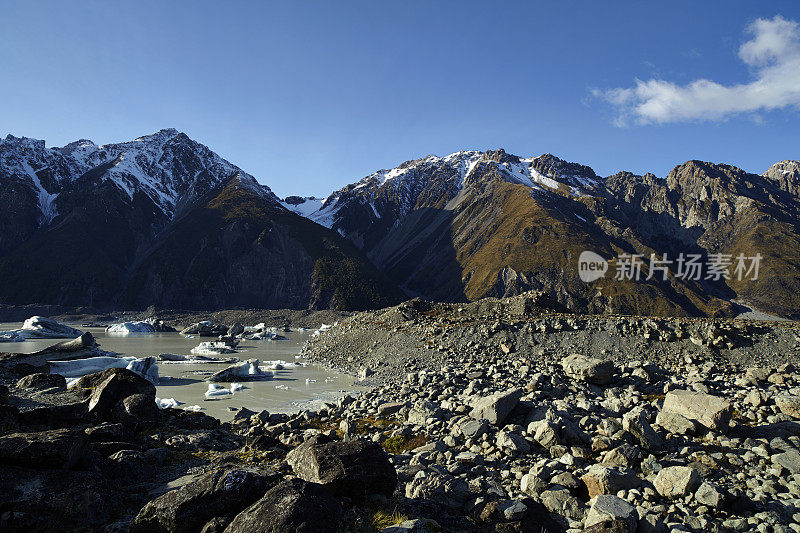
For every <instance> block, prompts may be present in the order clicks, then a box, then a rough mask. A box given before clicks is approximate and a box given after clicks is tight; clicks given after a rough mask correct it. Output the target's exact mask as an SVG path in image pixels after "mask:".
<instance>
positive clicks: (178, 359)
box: [158, 353, 239, 364]
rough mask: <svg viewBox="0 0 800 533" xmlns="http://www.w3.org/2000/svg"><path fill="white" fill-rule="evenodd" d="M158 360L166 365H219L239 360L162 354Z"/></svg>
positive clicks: (234, 358)
mask: <svg viewBox="0 0 800 533" xmlns="http://www.w3.org/2000/svg"><path fill="white" fill-rule="evenodd" d="M158 360H159V361H162V362H164V363H167V364H179V363H186V364H203V363H207V364H215V363H216V364H219V363H227V364H231V363H238V362H239V359H238V358H236V357H222V358H219V357H209V356H207V355H191V356H189V355H178V354H174V353H162V354H159V355H158Z"/></svg>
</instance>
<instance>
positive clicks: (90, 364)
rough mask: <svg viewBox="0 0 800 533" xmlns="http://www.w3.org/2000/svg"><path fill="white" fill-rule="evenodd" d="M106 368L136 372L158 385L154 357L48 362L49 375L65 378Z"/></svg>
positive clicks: (96, 358)
mask: <svg viewBox="0 0 800 533" xmlns="http://www.w3.org/2000/svg"><path fill="white" fill-rule="evenodd" d="M107 368H127V369H128V370H130V371H132V372H136V373H137V374H139V375H140V376H142V377H143V378H145V379H146V380H148V381H150V382H151V383H153V384H154V385H157V384H158V365H157V364H156V358H155V357H144V358H141V359H139V358H136V357H111V356H100V357H87V358H86V359H72V360H69V361H50V373H51V374H59V375H61V376H64V377H65V378H68V379H69V378H79V377H81V376H85V375H87V374H94V373H95V372H102V371H103V370H105V369H107Z"/></svg>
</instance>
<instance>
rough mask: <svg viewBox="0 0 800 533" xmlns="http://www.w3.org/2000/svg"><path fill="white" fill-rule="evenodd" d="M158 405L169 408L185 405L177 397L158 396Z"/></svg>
mask: <svg viewBox="0 0 800 533" xmlns="http://www.w3.org/2000/svg"><path fill="white" fill-rule="evenodd" d="M156 405H158V407H159V408H161V409H167V408H170V407H172V408H176V407H178V406H179V405H183V404H182V402H179V401H178V400H176V399H175V398H161V399H159V398H156Z"/></svg>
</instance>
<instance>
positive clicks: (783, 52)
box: [0, 0, 800, 197]
mask: <svg viewBox="0 0 800 533" xmlns="http://www.w3.org/2000/svg"><path fill="white" fill-rule="evenodd" d="M643 4H646V3H641V2H632V1H620V2H617V3H615V5H614V7H615V8H614V9H611V8H609V7H608V6H600V5H596V4H595V3H590V2H565V3H553V4H549V3H543V2H534V3H530V2H505V3H503V4H500V5H499V6H487V5H485V4H483V3H480V2H472V1H467V2H463V3H460V4H459V9H453V8H452V7H451V6H449V5H446V4H444V3H442V4H435V5H429V4H425V3H423V2H419V1H411V2H409V3H404V4H403V5H402V6H398V5H384V4H376V3H371V2H366V1H364V2H343V3H340V4H336V5H332V4H320V3H311V2H296V3H292V4H285V3H255V2H239V3H236V4H234V5H233V6H232V7H231V6H221V5H218V4H216V3H213V2H209V1H206V0H200V1H198V2H196V3H195V4H192V6H183V5H180V4H168V3H161V2H155V1H152V0H144V1H143V2H140V3H137V4H136V5H122V4H111V3H104V2H99V1H88V2H83V3H79V4H76V5H69V6H67V5H65V4H63V3H60V2H54V1H51V2H35V3H32V2H22V1H16V0H12V1H10V2H8V3H7V4H6V16H5V17H4V18H3V19H2V20H0V46H3V49H4V50H5V51H6V53H5V54H4V55H3V58H2V60H0V61H2V63H0V66H2V67H3V72H4V76H3V79H1V80H0V116H2V117H3V118H4V120H3V125H4V128H3V130H4V133H11V134H13V135H16V136H26V137H33V138H40V139H45V140H46V141H47V145H48V146H56V145H57V146H61V145H64V144H67V143H68V142H71V141H74V140H77V139H80V138H89V139H91V140H93V141H95V142H98V143H114V142H123V141H128V140H131V139H133V138H135V137H139V136H142V135H146V134H150V133H153V132H155V131H158V130H160V129H162V128H166V127H175V128H176V129H178V130H180V131H183V132H185V133H186V134H187V135H189V136H190V137H191V138H192V139H194V140H196V141H198V142H201V143H202V144H205V145H207V146H208V147H209V148H211V149H212V150H214V151H215V152H217V153H218V154H219V155H220V156H222V157H224V158H225V159H227V160H229V161H230V162H231V163H233V164H235V165H237V166H239V167H241V168H242V169H243V170H245V171H247V172H248V173H250V174H252V175H254V176H255V177H256V178H257V179H258V180H259V181H261V182H262V183H264V184H266V185H269V186H270V187H271V188H272V189H273V190H274V191H275V192H276V194H278V195H279V196H282V197H283V196H287V195H290V194H300V195H312V194H313V195H317V196H324V195H326V194H328V193H330V192H331V191H333V190H336V189H339V188H341V187H342V186H344V185H346V184H349V183H352V182H355V181H358V180H360V179H362V178H363V177H365V176H367V175H369V174H371V173H372V172H374V171H376V170H379V169H384V168H392V167H394V166H397V165H399V164H401V163H402V162H404V161H407V160H411V159H416V158H419V157H424V156H425V155H428V154H436V155H439V156H444V155H447V154H449V153H452V152H455V151H459V150H487V149H496V148H504V149H505V150H506V151H507V152H509V153H513V154H517V155H520V156H536V155H540V154H543V153H547V152H549V153H552V154H554V155H556V156H558V157H560V158H562V159H564V160H567V161H573V162H577V163H581V164H585V165H588V166H590V167H592V168H593V169H594V170H595V171H596V172H597V173H598V174H599V175H603V176H607V175H611V174H614V173H616V172H618V171H622V170H628V171H631V172H635V173H637V174H643V173H645V172H652V173H654V174H656V175H657V176H660V177H664V176H666V174H667V173H668V172H669V170H671V169H672V168H673V167H674V166H675V165H677V164H680V163H683V162H684V161H687V160H690V159H700V160H704V161H712V162H721V163H729V164H733V165H736V166H739V167H741V168H743V169H745V170H747V171H749V172H755V173H761V172H763V171H764V170H766V169H767V168H768V167H769V166H770V165H771V164H773V163H775V162H777V161H781V160H785V159H799V158H800V154H799V153H798V148H797V147H798V145H799V143H798V141H800V135H798V132H800V127H798V126H800V124H798V100H800V98H798V90H796V89H794V87H798V86H800V80H798V79H797V78H798V77H800V74H798V73H800V47H798V25H797V23H798V21H800V4H799V3H797V2H793V1H785V0H777V1H774V2H770V3H764V4H762V3H754V2H747V1H744V0H732V1H729V2H704V3H701V4H700V5H697V4H696V3H693V2H686V1H683V0H680V1H677V2H673V3H670V5H669V6H656V5H643ZM687 13H690V14H691V16H686V15H687ZM512 15H513V16H512ZM654 21H658V23H657V24H655V23H654ZM640 80H644V81H640ZM632 84H633V85H632ZM764 87H767V88H768V89H769V96H767V97H766V98H764V97H761V94H763V93H764V92H765V91H764V90H763V88H764ZM709 95H711V96H709ZM720 95H722V96H724V97H726V98H723V97H720ZM742 95H744V96H742ZM709 100H710V101H711V104H713V105H711V106H710V105H709ZM742 101H743V102H744V103H742ZM619 126H624V127H619Z"/></svg>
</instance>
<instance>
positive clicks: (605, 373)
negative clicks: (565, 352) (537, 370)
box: [561, 353, 614, 385]
mask: <svg viewBox="0 0 800 533" xmlns="http://www.w3.org/2000/svg"><path fill="white" fill-rule="evenodd" d="M561 368H563V369H564V373H565V374H566V375H567V376H569V377H571V378H572V379H578V380H581V381H588V382H589V383H594V384H596V385H605V384H607V383H608V382H610V381H611V378H612V377H613V375H614V363H613V362H612V361H608V360H604V359H595V358H594V357H586V356H585V355H581V354H577V353H575V354H572V355H570V356H567V357H565V358H564V359H562V360H561Z"/></svg>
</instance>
